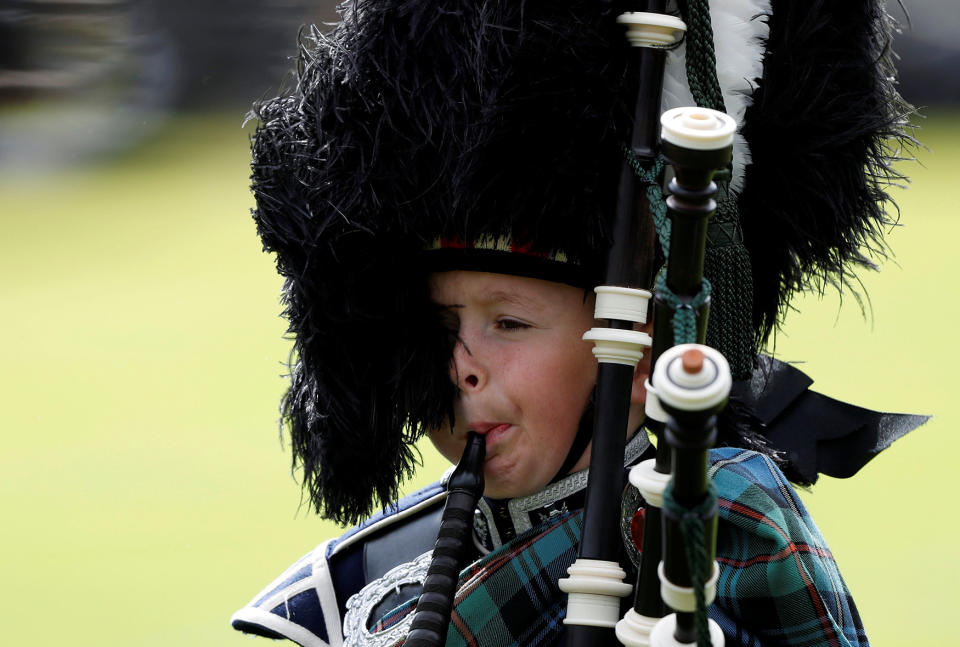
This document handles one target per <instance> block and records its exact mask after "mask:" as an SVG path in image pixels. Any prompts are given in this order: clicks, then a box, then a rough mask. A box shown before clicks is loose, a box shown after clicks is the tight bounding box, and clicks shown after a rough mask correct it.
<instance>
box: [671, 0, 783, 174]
mask: <svg viewBox="0 0 960 647" xmlns="http://www.w3.org/2000/svg"><path fill="white" fill-rule="evenodd" d="M671 12H672V13H676V11H675V7H674V8H672V11H671ZM770 13H771V9H770V0H713V2H711V6H710V22H711V23H712V24H713V45H714V50H715V52H716V56H717V79H718V80H719V82H720V89H721V91H722V92H723V102H724V104H725V105H726V108H727V114H729V115H730V116H731V117H733V118H734V119H736V121H737V124H740V125H742V124H743V116H744V113H745V112H746V110H747V107H748V106H749V105H750V103H751V102H752V100H753V91H754V88H756V81H757V79H759V78H760V75H761V74H762V73H763V54H764V51H765V48H766V42H767V36H768V35H769V31H770V30H769V28H768V26H767V18H768V16H769V15H770ZM685 65H686V43H683V44H682V45H680V47H678V48H677V49H675V50H672V51H670V52H668V53H667V67H666V73H665V74H664V79H663V96H662V99H661V104H660V106H661V110H664V111H665V110H669V109H671V108H679V107H683V106H693V105H696V104H695V102H694V100H693V95H692V94H691V93H690V86H689V85H688V84H687V72H686V69H685ZM748 164H750V148H749V146H748V145H747V142H746V140H745V139H744V138H743V137H742V136H741V135H740V134H739V132H738V133H737V136H736V139H735V141H734V144H733V179H732V181H731V183H730V186H731V189H732V190H733V191H735V192H739V191H740V189H742V188H743V172H744V169H745V168H746V167H747V165H748Z"/></svg>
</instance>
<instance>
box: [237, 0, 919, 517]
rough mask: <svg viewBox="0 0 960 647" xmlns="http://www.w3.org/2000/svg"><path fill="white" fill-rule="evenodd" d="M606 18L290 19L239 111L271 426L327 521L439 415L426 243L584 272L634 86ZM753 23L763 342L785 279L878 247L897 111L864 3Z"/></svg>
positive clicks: (402, 12)
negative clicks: (271, 391)
mask: <svg viewBox="0 0 960 647" xmlns="http://www.w3.org/2000/svg"><path fill="white" fill-rule="evenodd" d="M681 9H684V7H681ZM617 13H619V12H618V11H616V10H615V9H614V7H613V5H612V4H611V3H607V2H598V1H597V0H573V1H571V2H556V1H551V2H546V1H533V0H528V1H522V0H502V1H500V0H498V1H491V2H483V1H478V0H471V1H464V0H446V1H444V2H431V1H426V0H353V1H350V2H347V3H346V4H344V5H343V6H342V7H341V16H342V20H341V22H339V23H338V24H337V25H336V26H335V27H334V28H333V29H332V31H330V32H329V33H327V34H321V33H319V32H318V31H317V30H316V29H315V28H311V29H309V30H304V31H303V32H302V33H301V36H300V55H299V60H298V66H297V72H296V77H295V83H293V84H292V86H293V87H292V88H291V89H290V90H289V91H287V92H284V93H283V94H282V95H281V96H279V97H277V98H274V99H271V100H268V101H264V102H261V103H260V104H258V105H257V106H256V108H255V109H254V112H253V116H254V117H255V118H256V119H257V120H258V122H259V125H258V128H257V131H256V134H255V137H254V142H253V164H252V167H253V191H254V194H255V197H256V210H255V212H254V218H255V220H256V223H257V228H258V232H259V234H260V236H261V237H262V239H263V243H264V248H265V249H266V250H268V251H271V252H273V253H275V254H276V258H277V268H278V270H279V272H280V274H281V275H282V276H283V277H284V278H285V283H284V291H283V299H284V305H285V316H286V317H287V318H288V319H289V324H290V327H289V330H290V332H291V333H292V335H293V337H294V340H295V345H294V350H293V355H292V361H291V384H290V388H289V391H288V392H287V394H286V396H285V398H284V401H283V405H282V410H283V418H284V421H285V424H286V425H288V426H289V429H290V435H291V439H292V449H293V456H294V464H295V467H297V468H299V469H302V470H303V479H304V487H305V488H306V490H307V491H308V492H309V496H310V498H311V501H312V503H313V505H314V506H315V507H316V509H317V511H318V512H320V513H321V514H323V515H324V516H326V517H328V518H331V519H334V520H336V521H338V522H349V521H355V520H357V519H359V518H361V517H362V516H364V515H366V514H368V513H369V512H370V510H371V509H372V508H373V506H374V503H375V502H376V501H379V502H380V503H382V504H385V503H387V502H389V501H392V500H393V499H394V498H395V496H396V494H397V487H398V483H399V482H400V481H401V480H402V479H403V478H404V477H406V476H408V475H409V474H410V473H411V471H412V469H413V467H414V461H415V456H414V454H413V451H414V450H413V449H412V443H413V442H414V441H415V440H416V439H418V438H419V437H420V436H421V435H422V434H423V433H424V431H425V430H427V429H430V428H437V427H439V426H441V425H444V424H445V421H446V420H447V418H448V414H449V409H450V407H451V405H452V402H453V398H454V396H455V394H454V387H453V385H452V384H451V383H450V379H449V376H448V362H449V358H450V353H451V350H452V344H453V342H454V340H453V339H452V338H451V334H450V333H449V332H448V331H447V330H446V329H445V328H444V327H443V326H442V325H441V323H440V318H439V317H438V316H437V313H436V311H435V310H436V307H435V306H434V305H433V304H431V302H430V300H429V298H428V294H427V289H428V288H427V281H426V272H427V271H429V270H430V269H431V267H432V266H431V265H429V261H427V262H425V260H424V259H425V258H428V257H429V254H428V253H425V250H427V249H429V248H431V247H433V246H435V241H437V240H438V239H444V240H448V241H449V240H453V241H477V240H480V239H484V238H486V239H490V240H498V239H499V240H502V239H503V238H504V237H507V238H509V239H511V240H514V241H522V242H523V244H524V254H522V256H523V257H525V258H527V259H534V260H533V262H532V264H531V268H541V269H542V268H543V267H547V268H549V267H552V266H554V265H553V264H555V262H556V259H557V258H558V257H561V258H562V259H563V261H564V263H563V265H564V266H566V267H568V268H569V267H573V268H576V270H575V274H576V277H575V278H571V279H569V280H568V279H564V280H567V282H576V281H580V280H582V281H583V283H584V284H585V285H586V284H589V282H590V281H591V280H592V278H593V275H594V273H595V270H596V268H598V267H600V262H601V259H602V258H603V256H604V254H605V251H606V249H607V247H608V245H609V239H608V229H609V227H608V222H609V218H610V214H611V213H612V211H613V203H614V200H615V193H616V191H615V186H616V180H617V175H618V172H619V168H620V165H621V164H622V153H621V150H622V145H623V143H624V142H625V141H626V140H627V139H628V137H629V132H630V122H629V120H630V110H631V109H632V106H628V105H627V102H626V101H625V100H624V97H627V96H630V94H631V91H630V88H631V84H635V83H636V81H635V80H633V79H630V78H629V75H628V74H627V73H626V68H625V55H624V54H625V52H624V50H625V48H626V47H627V45H626V42H625V39H624V38H623V36H622V28H621V27H619V26H618V25H617V24H616V21H615V18H616V14H617ZM756 19H757V20H766V21H768V22H769V36H768V37H767V41H766V43H765V49H766V55H765V57H764V60H763V73H762V77H761V78H759V79H757V81H756V84H755V85H756V88H755V91H754V93H753V97H752V102H753V103H752V106H750V107H749V108H748V109H747V113H746V120H745V123H744V125H743V126H742V134H743V135H744V137H745V138H746V140H747V142H748V143H749V145H750V146H751V152H752V160H753V163H752V164H751V165H749V166H747V168H746V175H745V177H746V180H745V183H744V188H743V190H742V192H740V193H739V197H738V200H739V205H740V208H741V219H742V225H743V231H744V242H745V244H746V246H747V249H748V250H749V254H750V259H751V261H752V263H753V273H754V277H755V280H754V294H753V300H754V304H755V305H754V308H753V313H752V317H753V322H754V323H753V330H752V331H751V337H752V338H755V340H756V342H757V343H761V342H762V341H763V340H764V339H765V338H766V336H767V335H768V334H769V332H770V331H771V329H772V328H773V327H774V326H775V323H776V320H777V317H778V314H779V313H780V312H781V311H782V309H783V307H784V306H785V304H786V302H787V299H788V297H789V295H790V294H791V293H792V292H794V291H795V290H797V289H799V288H802V287H805V286H807V285H808V284H809V282H810V281H811V280H815V278H816V277H819V278H821V279H824V278H826V279H836V278H838V277H839V278H840V279H841V280H843V277H845V276H847V274H846V272H847V270H845V269H844V268H845V267H846V265H847V264H848V263H851V262H852V263H861V264H862V263H865V262H866V260H865V259H864V257H863V256H862V255H861V252H860V248H861V246H862V245H864V244H865V243H871V242H874V243H876V244H880V243H879V236H880V233H881V228H882V226H883V224H884V223H885V222H886V221H885V216H884V211H883V203H884V202H885V200H886V195H885V193H884V186H885V183H887V182H888V181H889V179H890V178H891V177H892V171H891V170H890V167H889V166H888V163H889V160H890V154H889V151H890V150H891V149H890V148H889V146H891V144H890V143H889V142H890V140H889V138H890V137H893V138H894V140H896V139H897V138H898V137H902V134H901V132H900V128H901V127H902V113H903V111H904V109H903V106H902V104H901V103H900V102H899V98H898V96H897V95H896V92H895V90H894V89H893V87H892V85H891V83H892V82H891V81H890V79H891V78H892V73H891V70H890V69H889V65H888V62H887V60H888V59H887V47H886V46H887V39H888V35H889V32H888V30H889V27H888V22H887V18H886V16H885V14H884V13H883V11H882V9H881V8H880V7H879V5H878V4H877V3H876V2H875V1H874V0H848V1H847V2H842V3H840V2H826V1H825V0H812V1H807V2H803V3H800V2H796V1H794V0H789V1H788V0H773V1H772V11H771V12H770V14H769V15H760V16H757V17H756ZM631 101H632V99H631ZM514 257H516V255H514ZM541 269H529V272H528V270H527V269H525V270H524V271H525V272H528V273H532V274H533V275H536V272H539V271H541ZM546 271H549V269H548V270H546ZM811 277H814V278H813V279H812V278H811Z"/></svg>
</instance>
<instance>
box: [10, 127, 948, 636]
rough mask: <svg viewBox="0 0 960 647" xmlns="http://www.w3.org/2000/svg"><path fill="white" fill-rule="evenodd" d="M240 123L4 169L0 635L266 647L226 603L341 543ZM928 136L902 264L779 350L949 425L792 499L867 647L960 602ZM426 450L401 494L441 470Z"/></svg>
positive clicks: (818, 373)
mask: <svg viewBox="0 0 960 647" xmlns="http://www.w3.org/2000/svg"><path fill="white" fill-rule="evenodd" d="M239 122H240V119H239V118H238V117H234V116H232V115H231V116H229V117H227V118H217V117H211V116H204V117H190V118H181V119H177V120H175V121H174V122H173V123H172V124H171V125H170V126H169V127H168V128H167V129H166V130H164V131H163V132H162V133H161V134H160V135H159V136H157V137H155V138H153V139H152V140H151V141H149V142H147V143H146V144H145V145H143V146H142V147H140V148H138V149H137V151H135V152H133V153H130V154H127V155H125V156H123V157H122V158H119V159H112V160H109V161H104V162H101V163H98V164H93V165H90V166H88V167H86V168H82V169H79V170H73V171H62V172H58V173H57V174H56V175H46V176H42V177H39V176H20V177H12V178H5V179H2V180H0V222H2V228H3V237H2V239H0V303H2V307H3V315H4V316H3V320H2V324H0V326H2V328H0V340H2V341H0V344H2V345H0V353H2V354H0V358H2V365H3V371H2V373H0V393H2V394H3V395H2V401H3V406H2V408H0V429H2V433H3V448H2V450H0V503H2V509H3V513H4V520H3V531H2V534H0V537H2V539H0V542H2V545H0V547H2V552H0V555H2V557H0V582H2V583H3V586H2V592H0V608H2V609H3V610H4V612H3V614H2V616H3V617H5V618H6V621H5V622H4V625H5V626H4V640H3V642H4V644H8V645H67V644H69V645H72V646H76V647H79V646H83V645H101V646H103V645H137V646H145V647H152V646H157V647H160V646H164V647H169V646H170V645H191V646H192V645H205V646H211V645H222V646H228V645H238V644H241V643H242V644H245V645H250V644H254V643H250V642H248V641H247V640H246V639H244V638H242V637H240V636H239V635H234V632H232V630H230V629H229V627H228V625H227V620H228V618H229V616H230V614H231V613H232V612H233V610H234V609H235V608H237V607H238V606H240V605H242V604H243V603H244V602H246V601H247V600H248V599H249V598H250V597H251V596H252V595H253V594H254V593H256V592H257V590H259V588H260V587H262V586H263V585H265V584H266V583H267V582H268V581H269V580H270V579H272V578H273V577H274V576H275V575H277V574H278V573H279V572H280V570H282V569H283V568H285V567H286V566H287V565H288V564H289V563H290V562H291V561H293V560H294V559H296V558H297V557H299V556H300V555H301V554H302V553H304V552H306V551H307V550H308V549H310V548H311V547H313V546H314V545H315V544H317V543H319V542H320V541H321V540H322V539H324V538H326V537H328V536H330V535H331V534H333V533H335V532H336V530H337V529H336V528H335V527H334V526H332V525H330V524H327V523H324V522H321V521H318V520H317V519H315V518H313V517H312V516H311V515H310V514H308V512H307V510H306V509H302V510H301V509H300V507H299V488H298V486H297V485H296V483H295V482H294V480H293V479H292V478H291V476H290V473H289V465H288V460H289V459H288V455H287V453H286V452H285V450H284V448H283V446H282V445H281V443H280V441H279V439H278V434H277V430H276V418H277V402H278V399H279V397H280V394H281V392H282V390H283V388H284V382H283V380H282V379H281V377H280V376H281V373H282V372H283V362H284V360H285V358H286V354H287V350H288V343H287V342H285V341H284V340H283V339H282V335H283V332H284V323H283V321H282V320H280V319H279V318H278V313H279V311H280V307H279V305H278V303H277V294H278V292H279V288H280V282H279V279H278V278H277V277H276V275H275V273H274V270H273V266H272V259H271V258H269V257H267V256H266V255H264V254H263V253H262V252H261V250H260V245H259V242H258V240H257V239H256V236H255V235H254V227H253V223H252V221H251V220H250V218H249V216H248V215H247V214H248V210H249V208H250V206H251V199H250V196H249V194H248V192H247V190H246V185H247V179H246V178H247V175H248V169H247V152H246V149H247V142H246V137H247V133H245V132H244V131H242V130H241V129H240V127H239ZM922 127H923V130H922V131H921V138H922V139H923V140H924V141H925V142H926V143H927V145H928V146H930V147H931V149H932V152H921V154H920V157H921V160H922V163H923V164H922V166H921V165H913V166H912V167H911V168H910V173H911V174H912V175H913V178H914V181H913V184H912V186H911V187H910V189H909V190H907V191H905V192H902V193H900V194H899V201H900V204H901V207H902V212H903V215H902V222H903V225H904V226H903V227H899V228H896V229H895V230H893V231H892V232H891V235H890V237H889V238H890V242H891V244H892V246H893V249H894V251H895V252H896V262H888V263H887V264H886V266H885V270H884V272H883V274H882V280H880V278H881V277H880V276H879V275H878V276H866V277H864V278H865V284H866V286H867V288H868V289H869V292H870V295H871V297H872V301H871V305H872V313H873V314H872V318H870V319H869V320H868V321H864V319H863V317H861V315H860V312H859V310H858V308H857V306H856V303H855V302H854V301H853V300H852V299H849V298H848V299H847V300H846V303H845V304H844V306H845V307H844V309H843V311H842V312H840V311H838V303H839V302H838V300H837V299H836V298H835V297H834V296H829V297H828V298H826V299H823V300H820V299H817V298H807V299H805V300H802V301H798V302H797V304H796V305H797V311H796V312H794V313H793V314H792V315H791V316H790V318H789V320H788V322H787V325H786V328H785V330H784V331H783V332H782V333H781V334H780V335H779V337H778V345H777V351H778V354H779V356H780V357H782V358H783V359H788V360H805V361H806V365H805V367H804V368H805V370H806V371H807V372H808V373H809V374H810V375H811V376H813V377H814V378H815V379H816V388H818V389H819V390H822V391H824V392H826V393H828V394H830V395H833V396H834V397H839V398H842V399H846V400H849V401H853V402H856V403H858V404H862V405H864V406H868V407H873V408H883V409H887V410H899V411H909V412H915V413H932V414H935V415H936V416H937V417H936V418H935V419H934V420H933V421H932V422H930V423H929V424H928V425H927V426H926V427H924V428H921V429H920V430H918V431H916V432H914V433H913V434H911V435H910V436H908V437H907V438H905V439H903V440H901V441H900V442H898V443H897V444H896V445H895V446H894V448H893V449H892V450H890V451H889V452H887V453H886V454H884V455H882V456H880V457H879V458H877V459H876V460H875V461H873V462H872V463H871V464H869V465H868V466H867V467H866V468H865V469H864V470H863V471H862V472H861V474H859V475H858V476H857V477H856V478H855V479H852V480H849V481H833V480H824V481H822V482H821V483H820V484H818V485H817V486H816V487H815V488H814V489H813V491H812V492H811V493H808V494H805V496H804V498H805V500H806V501H807V502H808V503H809V505H810V507H811V509H812V511H813V513H814V516H815V518H816V519H817V521H818V523H819V525H820V526H821V529H822V530H823V532H824V534H825V535H826V537H827V538H828V540H829V541H830V543H831V547H832V548H833V550H834V552H835V553H836V555H837V559H838V561H839V563H840V565H841V568H842V571H843V573H844V575H845V577H846V579H847V581H848V583H849V585H850V588H851V589H852V591H853V593H854V596H855V597H856V599H857V602H858V604H859V606H860V610H861V613H862V615H863V617H864V621H865V624H866V627H867V629H868V632H869V633H870V635H871V637H872V640H873V644H874V645H876V646H879V647H884V646H891V645H915V646H927V645H929V646H933V645H945V644H952V643H953V635H954V634H955V630H954V629H953V627H952V625H951V624H950V623H951V620H950V619H951V617H952V612H953V609H954V606H955V603H956V602H958V601H960V598H958V596H957V594H956V593H955V592H954V588H953V582H954V581H955V580H957V579H958V577H960V558H958V556H957V551H956V548H955V546H956V545H957V543H958V540H957V534H958V532H960V524H958V521H957V515H956V514H955V508H956V506H955V505H954V504H950V503H949V501H950V500H952V497H953V495H954V493H955V490H956V489H957V484H956V483H954V482H953V481H952V480H951V479H952V477H953V476H954V475H955V473H956V471H957V470H956V466H957V465H958V455H960V440H958V435H957V434H956V433H952V432H954V430H956V429H957V428H958V425H957V423H958V420H957V415H958V411H960V405H958V399H960V398H958V397H957V395H956V394H954V393H953V389H954V388H956V386H957V383H958V380H957V377H956V375H957V371H956V367H957V366H958V364H960V353H958V352H957V350H956V348H957V344H956V342H955V341H950V340H951V339H952V338H951V337H950V334H952V331H953V325H955V322H956V321H958V315H960V312H958V308H960V306H958V305H957V299H956V298H955V297H950V296H949V294H948V291H949V289H950V288H949V285H950V280H951V278H950V277H951V276H952V275H953V271H952V270H953V269H954V268H956V266H957V253H956V249H957V242H956V241H957V240H960V218H958V214H957V213H956V210H955V208H954V206H953V205H954V204H955V202H956V199H955V198H951V197H950V196H951V195H953V194H952V193H951V192H952V190H953V187H954V183H955V182H956V181H957V180H956V178H957V171H958V170H960V129H958V127H957V126H956V122H955V117H954V116H953V115H949V114H941V115H935V116H933V117H930V118H928V119H926V120H925V122H924V123H923V124H922ZM424 459H425V463H426V465H425V467H424V468H423V469H422V470H421V473H420V475H419V476H418V482H417V483H412V484H410V487H415V486H416V485H417V484H419V483H426V482H428V481H430V480H432V479H433V478H435V477H436V475H437V474H439V472H440V471H441V470H442V469H443V467H444V466H443V465H442V464H441V461H442V459H439V458H438V457H437V455H436V454H434V453H433V452H432V450H429V449H428V448H425V449H424Z"/></svg>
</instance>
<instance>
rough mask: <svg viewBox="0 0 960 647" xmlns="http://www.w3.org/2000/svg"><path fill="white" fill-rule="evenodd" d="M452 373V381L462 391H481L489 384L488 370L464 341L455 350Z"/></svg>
mask: <svg viewBox="0 0 960 647" xmlns="http://www.w3.org/2000/svg"><path fill="white" fill-rule="evenodd" d="M450 371H451V374H450V379H452V380H453V383H454V384H456V385H457V387H459V388H460V390H461V391H479V390H480V389H482V388H483V387H484V385H485V384H486V382H487V372H486V370H484V368H483V366H482V365H481V363H480V362H479V361H478V359H477V357H476V356H475V355H474V354H473V353H472V352H471V351H470V347H469V346H468V345H467V343H466V342H465V341H463V340H462V339H461V341H459V342H457V345H456V346H455V347H454V349H453V361H452V362H451V363H450Z"/></svg>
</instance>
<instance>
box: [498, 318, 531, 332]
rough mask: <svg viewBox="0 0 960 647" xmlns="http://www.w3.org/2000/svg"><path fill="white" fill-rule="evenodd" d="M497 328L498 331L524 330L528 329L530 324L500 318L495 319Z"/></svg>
mask: <svg viewBox="0 0 960 647" xmlns="http://www.w3.org/2000/svg"><path fill="white" fill-rule="evenodd" d="M497 327H498V328H500V330H508V331H509V330H525V329H527V328H529V327H530V324H527V323H524V322H522V321H519V320H517V319H510V318H502V319H497Z"/></svg>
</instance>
